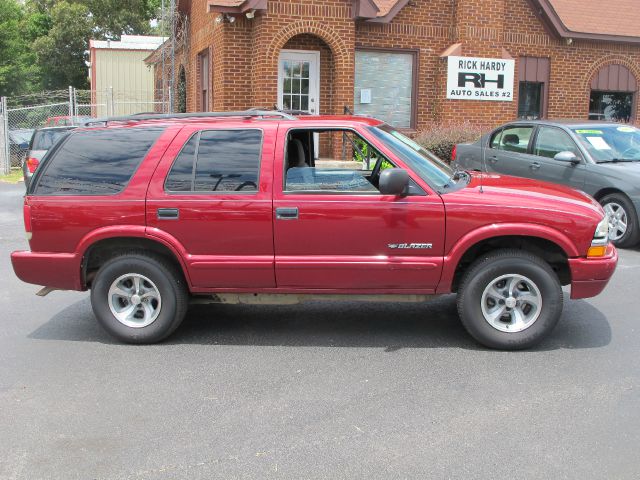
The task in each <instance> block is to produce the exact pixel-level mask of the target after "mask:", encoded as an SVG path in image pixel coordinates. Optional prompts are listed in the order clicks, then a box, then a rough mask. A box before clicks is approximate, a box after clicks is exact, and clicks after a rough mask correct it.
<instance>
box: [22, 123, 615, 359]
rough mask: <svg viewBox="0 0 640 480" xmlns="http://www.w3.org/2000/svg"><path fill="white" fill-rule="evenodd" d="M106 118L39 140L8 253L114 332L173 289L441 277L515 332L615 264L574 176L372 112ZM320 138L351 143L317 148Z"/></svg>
mask: <svg viewBox="0 0 640 480" xmlns="http://www.w3.org/2000/svg"><path fill="white" fill-rule="evenodd" d="M106 125H107V126H105V127H100V128H86V129H84V128H83V129H77V130H75V131H73V132H71V133H70V134H69V135H68V136H67V137H66V138H65V139H63V140H62V141H61V142H59V143H57V144H56V145H55V146H54V147H53V149H52V150H51V151H50V152H49V154H48V155H47V156H46V157H45V158H44V160H43V163H42V165H41V166H40V168H38V170H36V174H35V175H34V177H33V179H32V183H31V185H30V186H29V189H28V191H27V195H26V196H25V200H24V219H25V227H26V231H27V235H28V237H29V244H30V247H31V250H30V251H18V252H14V253H13V254H12V256H11V258H12V262H13V267H14V270H15V272H16V274H17V275H18V277H20V278H21V279H22V280H24V281H26V282H30V283H35V284H39V285H44V286H45V287H49V288H45V289H44V290H43V291H42V292H41V293H42V294H46V293H47V292H48V291H49V290H51V289H72V290H86V289H91V302H92V306H93V311H94V313H95V315H96V317H97V319H98V321H99V322H100V323H101V325H102V326H103V327H104V328H105V329H106V330H107V331H108V332H109V333H111V334H112V335H114V336H115V337H116V338H118V339H120V340H122V341H125V342H131V343H151V342H157V341H160V340H162V339H164V338H166V337H167V336H168V335H170V334H171V333H172V332H173V331H174V330H175V329H176V328H177V327H178V325H179V324H180V322H181V321H182V319H183V317H184V315H185V312H186V309H187V304H188V302H189V300H190V299H191V298H197V299H198V300H199V301H209V302H219V303H220V302H222V303H295V302H299V301H305V300H309V299H331V300H336V299H354V300H371V301H398V300H402V301H426V300H429V299H431V298H432V297H433V296H436V295H441V294H448V293H450V292H457V293H458V298H457V303H458V311H459V314H460V318H461V320H462V322H463V324H464V326H465V327H466V328H467V330H468V331H469V333H470V334H471V335H472V336H473V337H474V338H476V339H477V340H478V341H479V342H481V343H483V344H484V345H487V346H489V347H495V348H504V349H518V348H526V347H529V346H531V345H533V344H535V343H536V342H538V341H540V340H541V339H542V338H544V336H545V335H547V334H548V333H549V332H551V330H552V329H553V328H554V326H555V325H556V323H557V321H558V319H559V318H560V314H561V311H562V304H563V293H562V289H561V286H562V285H571V297H572V298H585V297H590V296H594V295H597V294H599V293H600V292H601V291H602V290H603V289H604V288H605V286H606V284H607V282H608V281H609V279H610V277H611V275H612V274H613V271H614V269H615V266H616V262H617V253H616V250H615V248H614V247H613V246H612V245H610V244H609V242H608V240H607V233H608V221H607V218H606V216H605V215H604V212H603V210H602V208H601V207H600V205H598V204H597V203H596V202H595V201H594V200H593V199H592V198H590V197H589V196H587V195H586V194H583V193H580V192H577V191H575V190H572V189H569V188H566V187H562V186H557V185H552V184H548V183H542V182H535V181H531V180H525V179H518V178H512V177H500V176H498V175H488V176H487V175H484V176H483V178H482V179H481V178H480V177H479V175H477V174H474V173H467V172H454V171H453V170H451V169H450V168H449V167H448V166H447V165H446V164H444V163H443V162H441V161H440V160H438V159H437V158H436V157H434V156H433V155H431V154H429V153H428V152H426V151H424V150H423V149H422V148H421V147H420V146H419V145H417V144H416V143H414V142H413V141H412V140H410V139H409V138H407V137H405V136H404V135H402V134H401V133H400V132H398V131H397V130H394V129H393V128H392V127H390V126H389V125H386V124H384V123H382V122H380V121H378V120H374V119H369V118H361V117H351V116H344V117H331V116H300V117H292V116H290V115H287V114H284V113H282V112H259V111H254V110H251V111H247V112H229V113H221V114H187V115H175V116H168V117H167V116H163V115H148V116H144V115H142V116H131V117H124V118H119V119H112V120H111V121H108V122H106ZM337 151H345V152H353V155H351V153H349V155H348V156H349V159H350V160H351V159H352V158H353V159H357V161H347V162H340V161H335V160H331V159H327V158H326V156H329V155H331V154H332V152H337ZM550 212H552V213H553V214H552V215H550ZM425 320H426V321H427V320H428V319H425Z"/></svg>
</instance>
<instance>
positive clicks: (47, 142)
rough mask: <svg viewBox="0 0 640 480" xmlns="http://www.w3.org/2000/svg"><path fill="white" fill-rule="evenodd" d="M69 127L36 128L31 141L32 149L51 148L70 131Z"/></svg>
mask: <svg viewBox="0 0 640 480" xmlns="http://www.w3.org/2000/svg"><path fill="white" fill-rule="evenodd" d="M69 131H70V129H68V128H56V129H51V130H36V133H35V134H34V135H33V140H32V141H31V150H49V149H50V148H51V147H52V146H53V144H54V143H56V142H57V141H58V140H59V139H60V138H62V137H63V136H65V135H66V134H67V133H69Z"/></svg>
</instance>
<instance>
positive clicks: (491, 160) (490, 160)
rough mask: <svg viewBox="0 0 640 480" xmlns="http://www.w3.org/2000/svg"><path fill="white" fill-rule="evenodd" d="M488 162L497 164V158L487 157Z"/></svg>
mask: <svg viewBox="0 0 640 480" xmlns="http://www.w3.org/2000/svg"><path fill="white" fill-rule="evenodd" d="M489 162H491V163H498V157H489Z"/></svg>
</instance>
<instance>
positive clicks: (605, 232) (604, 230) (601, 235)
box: [593, 215, 609, 242]
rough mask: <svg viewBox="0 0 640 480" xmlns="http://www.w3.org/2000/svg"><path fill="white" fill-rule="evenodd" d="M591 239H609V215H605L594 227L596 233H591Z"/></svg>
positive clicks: (605, 240) (606, 240)
mask: <svg viewBox="0 0 640 480" xmlns="http://www.w3.org/2000/svg"><path fill="white" fill-rule="evenodd" d="M593 240H594V241H597V240H600V241H604V242H608V241H609V217H607V216H606V215H605V217H604V218H603V219H602V221H601V222H600V223H599V224H598V226H597V227H596V233H595V234H594V235H593Z"/></svg>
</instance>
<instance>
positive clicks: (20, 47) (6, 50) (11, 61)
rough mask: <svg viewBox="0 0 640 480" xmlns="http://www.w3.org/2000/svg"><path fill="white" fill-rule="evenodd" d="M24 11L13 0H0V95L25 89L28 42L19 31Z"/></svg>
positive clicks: (14, 93)
mask: <svg viewBox="0 0 640 480" xmlns="http://www.w3.org/2000/svg"><path fill="white" fill-rule="evenodd" d="M24 17H25V12H24V8H23V7H22V5H20V4H19V3H17V2H16V1H15V0H0V95H16V94H20V93H22V92H23V91H24V90H25V89H26V79H25V77H24V75H25V72H26V70H27V68H26V66H27V64H26V59H27V57H28V53H29V47H28V44H27V42H26V40H25V38H24V36H23V35H22V33H21V27H22V24H23V22H24Z"/></svg>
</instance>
